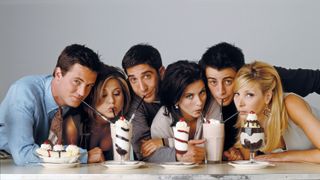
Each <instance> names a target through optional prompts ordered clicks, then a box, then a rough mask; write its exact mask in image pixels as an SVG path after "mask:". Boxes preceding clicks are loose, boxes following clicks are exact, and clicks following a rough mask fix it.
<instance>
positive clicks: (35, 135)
mask: <svg viewBox="0 0 320 180" xmlns="http://www.w3.org/2000/svg"><path fill="white" fill-rule="evenodd" d="M100 65H101V61H100V60H99V56H98V55H97V54H96V53H95V52H93V51H92V50H91V49H89V48H87V47H85V46H83V45H77V44H73V45H70V46H67V47H66V48H65V49H64V50H63V51H62V53H61V55H60V56H59V58H58V61H57V65H56V67H55V69H54V72H53V75H38V76H26V77H23V78H21V79H20V80H18V81H16V82H15V83H14V84H13V85H12V86H11V87H10V89H9V90H8V93H7V95H6V96H5V98H4V100H3V101H2V103H1V105H0V124H2V126H1V127H0V149H2V150H5V151H7V152H9V153H11V155H12V157H13V160H14V162H15V163H16V164H17V165H24V164H27V163H37V162H41V159H40V158H39V157H38V156H37V155H36V153H35V150H36V149H37V148H39V145H40V144H42V143H43V142H44V141H45V140H46V139H48V135H49V129H50V125H51V120H52V118H53V117H54V114H55V113H56V111H57V110H58V107H59V106H60V107H62V109H63V112H66V111H67V110H68V108H69V107H78V106H79V105H80V103H81V100H83V99H85V98H86V97H87V95H88V94H89V92H90V90H91V88H92V86H93V85H94V83H95V81H96V77H97V73H98V70H99V66H100ZM83 154H84V155H83V156H82V157H81V159H80V160H81V162H87V161H90V160H91V161H92V159H90V158H91V157H92V158H93V157H101V156H102V151H99V150H94V151H93V152H89V153H83ZM88 156H89V157H88ZM90 156H91V157H90ZM98 159H99V158H98Z"/></svg>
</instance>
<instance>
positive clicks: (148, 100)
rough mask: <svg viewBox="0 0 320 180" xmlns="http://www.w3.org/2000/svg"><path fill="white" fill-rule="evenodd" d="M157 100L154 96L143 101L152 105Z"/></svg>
mask: <svg viewBox="0 0 320 180" xmlns="http://www.w3.org/2000/svg"><path fill="white" fill-rule="evenodd" d="M155 99H156V98H154V97H153V96H152V97H146V98H144V99H143V101H144V102H146V103H152V102H154V101H155Z"/></svg>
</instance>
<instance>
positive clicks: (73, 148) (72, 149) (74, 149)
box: [66, 144, 80, 156]
mask: <svg viewBox="0 0 320 180" xmlns="http://www.w3.org/2000/svg"><path fill="white" fill-rule="evenodd" d="M66 152H67V153H70V154H71V156H76V155H79V154H80V148H79V147H78V146H76V145H73V144H71V145H68V146H67V148H66Z"/></svg>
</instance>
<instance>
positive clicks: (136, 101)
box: [122, 44, 165, 160]
mask: <svg viewBox="0 0 320 180" xmlns="http://www.w3.org/2000/svg"><path fill="white" fill-rule="evenodd" d="M122 68H123V69H124V71H125V72H126V74H127V76H128V80H129V84H130V87H131V89H132V91H133V93H134V95H133V100H132V102H131V106H130V110H129V112H128V114H127V115H128V117H131V116H132V115H133V114H135V116H134V119H133V120H132V134H133V136H132V146H133V151H134V154H135V158H136V159H138V160H145V158H146V157H148V156H150V155H151V154H152V153H153V152H154V151H155V150H156V149H157V148H159V147H161V146H163V141H162V139H151V133H150V127H151V124H152V121H153V118H154V116H155V115H156V113H157V112H158V110H159V109H160V102H159V96H158V88H159V84H160V81H161V77H162V75H163V73H164V71H165V68H164V67H163V65H162V60H161V56H160V53H159V51H158V50H157V49H155V48H154V47H152V46H150V45H147V44H137V45H134V46H132V47H131V48H130V49H129V50H128V51H127V52H126V54H125V55H124V57H123V60H122Z"/></svg>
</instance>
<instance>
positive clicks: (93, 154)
mask: <svg viewBox="0 0 320 180" xmlns="http://www.w3.org/2000/svg"><path fill="white" fill-rule="evenodd" d="M104 161H105V160H104V155H103V152H102V150H101V149H100V148H99V147H95V148H93V149H91V150H90V151H88V164H89V163H97V162H104Z"/></svg>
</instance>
